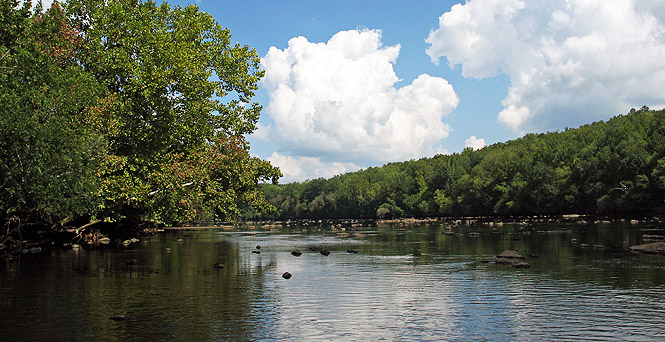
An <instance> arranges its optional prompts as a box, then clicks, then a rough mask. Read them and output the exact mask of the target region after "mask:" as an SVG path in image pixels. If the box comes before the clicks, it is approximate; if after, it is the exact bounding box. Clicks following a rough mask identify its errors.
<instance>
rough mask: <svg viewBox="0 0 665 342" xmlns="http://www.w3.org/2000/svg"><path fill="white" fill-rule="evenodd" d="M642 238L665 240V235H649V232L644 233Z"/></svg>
mask: <svg viewBox="0 0 665 342" xmlns="http://www.w3.org/2000/svg"><path fill="white" fill-rule="evenodd" d="M642 239H644V240H658V241H660V240H665V236H663V235H649V234H644V235H642Z"/></svg>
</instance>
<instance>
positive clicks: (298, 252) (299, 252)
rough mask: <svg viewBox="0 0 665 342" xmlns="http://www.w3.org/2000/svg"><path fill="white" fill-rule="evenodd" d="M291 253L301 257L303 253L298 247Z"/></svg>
mask: <svg viewBox="0 0 665 342" xmlns="http://www.w3.org/2000/svg"><path fill="white" fill-rule="evenodd" d="M291 255H293V256H297V257H299V256H301V255H302V252H301V251H299V250H297V249H296V250H294V251H293V252H291Z"/></svg>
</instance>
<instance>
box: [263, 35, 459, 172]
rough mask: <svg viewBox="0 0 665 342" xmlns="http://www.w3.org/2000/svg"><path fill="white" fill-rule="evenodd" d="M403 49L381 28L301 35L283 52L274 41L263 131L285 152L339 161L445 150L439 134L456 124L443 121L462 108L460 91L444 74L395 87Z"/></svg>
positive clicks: (269, 57) (386, 159) (395, 158)
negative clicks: (317, 39)
mask: <svg viewBox="0 0 665 342" xmlns="http://www.w3.org/2000/svg"><path fill="white" fill-rule="evenodd" d="M399 50H400V46H399V45H395V46H383V45H382V44H381V32H380V31H378V30H351V31H341V32H339V33H337V34H335V35H334V36H333V37H332V38H330V40H329V41H328V42H326V43H312V42H309V41H308V40H307V39H306V38H305V37H296V38H292V39H291V40H289V42H288V47H287V48H285V49H283V50H281V49H278V48H276V47H271V48H270V50H269V51H268V53H267V54H266V56H265V57H264V58H263V59H262V66H263V68H264V69H265V71H266V75H265V77H264V79H263V80H262V84H263V86H264V87H265V89H266V90H267V91H268V94H269V97H270V103H269V105H268V107H267V114H268V115H269V116H270V118H271V119H272V124H271V126H270V127H262V129H261V130H260V131H261V134H262V135H263V137H264V138H266V137H267V135H269V137H270V140H271V141H276V142H277V143H278V144H279V145H280V153H283V154H284V155H289V156H296V157H317V158H320V161H321V162H323V163H331V162H339V163H342V165H371V164H377V163H385V162H390V161H398V160H405V159H410V158H417V157H422V156H427V155H433V154H435V153H438V152H440V151H442V147H441V139H443V138H445V137H447V136H448V134H449V133H450V131H451V130H452V129H451V127H450V126H449V125H447V124H446V123H444V122H443V121H442V120H443V118H444V117H445V116H446V115H448V114H450V113H451V112H452V111H453V110H454V109H455V108H456V107H457V104H458V102H459V100H458V98H457V95H456V94H455V91H454V90H453V87H452V86H451V85H450V84H449V83H448V82H447V81H446V80H445V79H443V78H439V77H432V76H429V75H426V74H423V75H420V76H418V77H417V78H416V79H415V80H413V82H412V83H411V84H409V85H406V86H403V87H402V88H399V89H397V88H395V86H394V85H395V83H396V82H398V81H400V80H399V78H398V77H397V75H396V74H395V72H394V70H393V64H394V63H395V62H396V60H397V57H398V55H399ZM298 160H302V159H298ZM292 164H293V163H292Z"/></svg>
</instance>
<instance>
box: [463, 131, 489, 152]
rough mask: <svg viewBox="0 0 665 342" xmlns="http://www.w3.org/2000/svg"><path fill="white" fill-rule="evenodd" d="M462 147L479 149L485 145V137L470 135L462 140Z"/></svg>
mask: <svg viewBox="0 0 665 342" xmlns="http://www.w3.org/2000/svg"><path fill="white" fill-rule="evenodd" d="M464 143H465V145H464V147H471V148H472V149H474V150H479V149H481V148H483V147H485V139H478V138H476V136H475V135H472V136H470V137H469V138H467V139H466V140H465V141H464Z"/></svg>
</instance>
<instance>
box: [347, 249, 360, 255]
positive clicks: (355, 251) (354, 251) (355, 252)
mask: <svg viewBox="0 0 665 342" xmlns="http://www.w3.org/2000/svg"><path fill="white" fill-rule="evenodd" d="M346 252H347V253H352V254H358V251H357V250H355V249H349V250H347V251H346Z"/></svg>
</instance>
